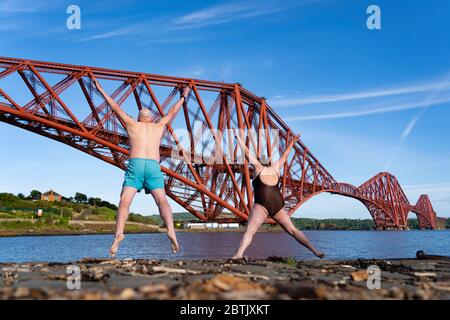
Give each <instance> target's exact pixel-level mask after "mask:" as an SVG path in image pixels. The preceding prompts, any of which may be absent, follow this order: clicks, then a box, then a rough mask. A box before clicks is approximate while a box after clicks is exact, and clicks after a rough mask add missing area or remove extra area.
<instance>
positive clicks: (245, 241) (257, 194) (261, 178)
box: [233, 135, 325, 259]
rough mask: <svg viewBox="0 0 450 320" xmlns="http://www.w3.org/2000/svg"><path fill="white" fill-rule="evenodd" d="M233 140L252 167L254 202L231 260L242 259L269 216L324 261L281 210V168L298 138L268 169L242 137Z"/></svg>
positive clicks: (282, 208) (282, 203)
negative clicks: (235, 140)
mask: <svg viewBox="0 0 450 320" xmlns="http://www.w3.org/2000/svg"><path fill="white" fill-rule="evenodd" d="M236 138H237V140H238V142H239V144H240V145H241V147H242V148H243V149H244V150H245V157H246V158H247V160H248V161H249V162H250V163H251V164H253V166H254V168H255V170H254V174H253V181H252V185H253V191H254V198H255V199H254V205H253V207H252V208H251V211H250V215H249V217H248V222H247V227H246V229H245V232H244V235H243V236H242V239H241V242H240V244H239V249H238V251H237V253H236V254H235V255H234V256H233V259H240V258H242V256H243V254H244V252H245V250H246V249H247V247H248V246H249V245H250V243H251V242H252V240H253V236H254V235H255V233H256V231H257V230H258V229H259V227H260V226H261V225H262V224H263V223H264V221H266V219H267V217H268V216H269V217H271V218H272V219H273V220H275V221H276V222H277V223H278V224H279V225H280V226H281V227H282V228H283V229H284V231H286V232H287V233H288V234H289V235H291V236H292V237H294V238H295V240H297V242H298V243H300V244H301V245H303V246H305V247H306V248H308V249H309V250H311V251H312V252H313V253H314V255H315V256H316V257H319V258H323V257H324V256H325V254H323V253H321V252H319V251H317V249H316V248H314V246H313V245H312V244H311V243H310V242H309V241H308V238H307V237H306V235H305V234H304V233H303V232H301V231H300V230H298V229H297V228H296V227H295V226H294V224H293V223H292V221H291V219H290V217H289V215H288V214H287V213H286V211H285V210H284V199H283V196H282V194H281V192H280V189H279V183H280V181H279V180H280V168H281V167H282V166H283V165H284V163H285V162H286V160H287V157H288V155H289V152H290V151H291V149H292V147H293V146H294V144H295V142H296V141H297V140H298V139H299V137H298V136H296V137H295V138H294V139H293V140H292V141H291V142H290V143H289V145H288V146H287V147H286V150H285V151H284V153H283V155H282V156H281V158H280V159H278V161H275V162H272V163H271V165H270V166H264V165H262V164H261V163H260V162H259V160H258V159H257V158H256V157H254V156H253V155H252V154H251V153H250V151H249V149H248V148H247V146H246V145H245V142H244V141H243V140H242V139H241V137H239V135H236Z"/></svg>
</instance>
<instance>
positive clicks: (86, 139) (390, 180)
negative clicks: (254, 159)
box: [0, 57, 436, 229]
mask: <svg viewBox="0 0 450 320" xmlns="http://www.w3.org/2000/svg"><path fill="white" fill-rule="evenodd" d="M93 79H98V80H99V81H100V82H101V84H102V86H103V87H104V88H105V89H106V90H107V91H109V92H110V93H111V96H112V98H113V99H115V100H116V101H117V103H118V104H119V105H121V106H122V108H123V109H125V111H126V112H127V113H129V114H130V115H136V114H137V111H138V110H139V109H141V108H143V107H146V108H149V109H150V110H151V111H152V112H153V115H154V120H158V119H159V118H160V117H161V116H163V115H164V114H165V112H166V111H167V109H168V107H170V105H171V104H172V103H173V102H174V101H175V100H176V99H177V96H179V95H180V94H181V91H182V90H183V88H184V87H185V86H188V85H190V86H191V87H192V91H191V94H190V97H189V99H188V100H187V101H186V102H185V103H184V105H183V107H182V109H181V111H180V113H179V114H178V115H177V117H176V119H175V120H174V121H173V122H172V124H171V125H168V127H167V130H166V132H165V133H164V136H163V140H162V146H161V154H162V158H161V168H162V170H163V172H164V173H165V174H166V192H167V194H168V196H169V197H170V198H172V199H173V200H174V201H176V202H177V203H178V204H180V205H181V206H183V207H184V208H185V209H186V210H188V211H189V212H191V213H192V214H193V215H195V216H196V217H198V218H199V219H201V220H203V221H212V220H216V219H217V218H218V216H219V214H220V213H221V212H223V211H224V210H227V211H230V212H232V213H233V214H234V215H235V216H236V217H237V218H238V219H243V220H246V219H247V216H248V213H249V210H250V208H251V206H252V201H253V200H252V198H253V193H252V188H251V183H250V174H251V166H249V164H248V163H247V162H246V161H241V162H242V163H241V164H239V161H236V160H237V159H242V154H241V151H240V148H238V146H237V144H236V142H235V141H233V140H234V139H231V137H230V136H229V135H228V136H227V135H222V134H220V133H221V132H222V133H223V132H227V129H233V128H239V129H246V130H249V131H252V130H254V131H257V132H264V133H263V134H257V135H256V137H255V138H254V139H248V140H247V142H248V143H249V146H251V147H252V148H253V149H254V150H256V151H257V152H258V154H259V155H261V157H266V158H269V157H270V156H271V154H272V152H277V151H278V152H279V153H281V152H282V150H283V149H284V148H285V147H286V145H287V143H289V141H290V139H291V138H292V136H293V135H294V133H293V132H292V131H291V130H290V129H289V127H288V126H287V125H286V123H284V121H283V120H282V119H281V118H280V117H279V116H278V115H277V114H276V113H275V112H274V110H273V109H272V108H271V107H270V106H269V105H268V104H267V103H266V101H265V99H263V98H261V97H258V96H256V95H254V94H253V93H251V92H250V91H248V90H246V89H245V88H243V87H242V86H240V85H239V84H230V83H223V82H213V81H205V80H195V79H188V78H179V77H168V76H161V75H153V74H147V73H139V72H129V71H119V70H110V69H103V68H95V67H86V66H76V65H68V64H60V63H50V62H41V61H33V60H24V59H14V58H1V57H0V121H2V122H5V123H8V124H11V125H14V126H17V127H20V128H23V129H25V130H28V131H31V132H34V133H37V134H40V135H42V136H45V137H48V138H51V139H53V140H57V141H60V142H62V143H64V144H67V145H69V146H72V147H74V148H76V149H78V150H80V151H83V152H85V153H88V154H90V155H92V156H94V157H97V158H99V159H101V160H103V161H105V162H107V163H110V164H112V165H115V166H117V167H119V168H122V169H124V168H125V167H126V161H127V160H128V150H129V146H128V141H127V134H126V131H125V129H124V124H123V123H122V122H121V121H120V119H118V118H117V117H116V115H115V114H114V113H113V112H112V111H111V109H110V107H109V106H108V105H107V104H106V102H105V101H104V99H103V98H102V96H101V95H100V94H99V92H98V91H97V90H96V88H95V86H94V85H93V82H92V80H93ZM175 126H176V127H177V129H178V128H184V129H186V132H188V135H189V139H188V140H189V141H188V142H187V144H188V145H189V146H188V147H185V148H187V149H190V150H191V152H190V153H188V152H185V153H181V154H179V153H177V152H174V150H177V149H176V146H177V145H181V144H182V141H180V137H179V136H178V134H177V132H178V130H174V127H175ZM205 129H209V132H210V134H211V136H210V139H206V142H205V141H203V143H201V144H197V143H196V141H198V137H199V136H201V135H202V134H203V132H204V131H205ZM260 130H261V131H260ZM274 131H276V132H277V133H279V135H278V138H279V140H278V141H279V143H278V144H277V146H276V147H277V149H275V150H273V149H272V148H271V146H272V145H273V144H274V139H275V138H276V137H275V136H274V135H272V134H271V133H270V132H274ZM174 154H177V155H178V156H174ZM198 154H201V155H202V157H200V162H198V161H192V160H193V159H192V158H191V157H197V155H198ZM208 159H221V160H222V161H221V162H222V163H217V162H215V163H211V162H209V161H208ZM197 160H198V158H197ZM281 172H282V183H281V192H282V193H283V195H284V198H285V204H286V209H287V210H288V213H289V214H292V213H293V212H294V211H295V210H296V209H297V208H298V207H299V206H300V205H301V204H303V203H304V202H305V201H307V200H308V199H310V198H311V197H313V196H314V195H316V194H318V193H321V192H330V193H335V194H341V195H344V196H348V197H352V198H355V199H357V200H359V201H361V202H362V203H363V204H364V205H365V206H366V207H367V209H368V210H369V212H370V213H371V215H372V217H373V219H374V221H375V224H376V226H377V227H378V228H406V227H407V216H408V212H409V211H412V212H414V213H415V214H416V215H417V217H418V220H419V224H420V227H421V228H431V229H434V228H436V213H435V212H434V210H433V207H432V205H431V202H430V200H429V198H428V197H427V196H426V195H422V196H421V197H420V198H419V200H418V202H417V204H416V205H414V206H412V205H410V204H409V202H408V199H407V198H406V196H405V194H404V192H403V190H402V188H401V187H400V184H399V183H398V181H397V179H396V178H395V177H394V176H393V175H391V174H389V173H380V174H378V175H376V176H374V177H373V178H371V179H370V180H368V181H367V182H366V183H364V184H362V185H361V186H359V187H355V186H352V185H350V184H345V183H338V182H337V181H336V180H335V179H334V178H333V177H332V175H331V174H330V173H329V172H328V171H327V170H326V169H325V168H324V167H323V165H322V164H321V163H320V162H319V160H318V159H317V158H316V157H315V156H314V155H313V154H312V153H311V152H310V150H309V149H308V148H307V147H306V146H305V145H304V144H303V143H302V142H301V141H300V140H299V141H298V142H297V143H296V144H295V146H294V148H293V150H292V152H291V154H290V156H289V159H288V161H287V162H286V164H285V165H284V167H283V168H281Z"/></svg>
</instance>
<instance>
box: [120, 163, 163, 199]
mask: <svg viewBox="0 0 450 320" xmlns="http://www.w3.org/2000/svg"><path fill="white" fill-rule="evenodd" d="M122 186H123V187H133V188H135V189H136V190H137V191H138V192H140V191H141V190H142V188H144V189H145V193H147V194H148V193H150V191H151V190H154V189H164V177H163V174H162V172H161V167H160V165H159V162H158V161H156V160H153V159H144V158H131V159H130V160H129V161H128V166H127V171H125V181H124V182H123V185H122Z"/></svg>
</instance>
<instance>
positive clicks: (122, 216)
mask: <svg viewBox="0 0 450 320" xmlns="http://www.w3.org/2000/svg"><path fill="white" fill-rule="evenodd" d="M136 192H137V190H136V189H135V188H132V187H123V188H122V192H121V193H120V203H119V208H118V209H117V216H116V233H115V237H114V241H113V244H112V245H111V248H110V249H109V254H110V255H111V256H113V257H114V256H115V255H116V253H117V250H118V249H119V244H120V242H122V240H123V239H124V238H125V236H124V234H123V230H124V229H125V223H126V222H127V219H128V214H129V212H130V206H131V202H132V201H133V198H134V196H135V194H136Z"/></svg>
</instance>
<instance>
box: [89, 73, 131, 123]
mask: <svg viewBox="0 0 450 320" xmlns="http://www.w3.org/2000/svg"><path fill="white" fill-rule="evenodd" d="M92 81H93V82H94V84H95V86H96V87H97V90H98V91H99V92H100V93H101V94H102V96H103V98H105V100H106V102H108V104H109V105H110V106H111V109H112V110H113V111H114V113H115V114H117V116H119V118H120V119H122V121H123V122H125V124H127V125H128V123H130V122H134V119H133V118H131V117H130V116H129V115H127V114H126V113H125V111H123V110H122V108H121V107H120V106H119V105H118V104H117V103H116V102H115V101H114V99H113V98H111V97H110V96H109V95H108V94H107V93H106V92H105V90H103V88H102V87H101V86H100V83H98V81H97V79H92Z"/></svg>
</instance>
